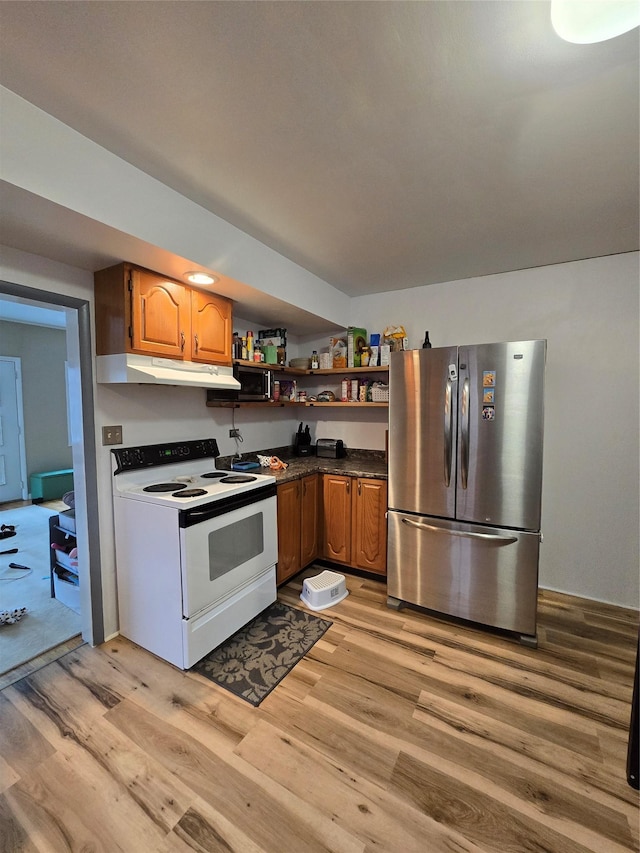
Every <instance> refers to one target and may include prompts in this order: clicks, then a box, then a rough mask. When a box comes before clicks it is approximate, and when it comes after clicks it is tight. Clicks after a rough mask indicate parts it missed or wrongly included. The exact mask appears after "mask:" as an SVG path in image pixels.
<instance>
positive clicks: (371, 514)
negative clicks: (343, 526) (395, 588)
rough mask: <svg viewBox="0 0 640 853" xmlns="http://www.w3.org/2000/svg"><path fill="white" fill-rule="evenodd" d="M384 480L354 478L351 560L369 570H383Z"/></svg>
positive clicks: (385, 509)
mask: <svg viewBox="0 0 640 853" xmlns="http://www.w3.org/2000/svg"><path fill="white" fill-rule="evenodd" d="M386 513H387V483H386V481H385V480H373V479H368V478H365V477H358V479H357V480H355V481H354V495H353V514H354V517H353V539H352V550H351V559H352V564H353V565H354V566H357V567H358V568H359V569H366V570H367V571H369V572H376V573H379V574H386V571H387V516H386Z"/></svg>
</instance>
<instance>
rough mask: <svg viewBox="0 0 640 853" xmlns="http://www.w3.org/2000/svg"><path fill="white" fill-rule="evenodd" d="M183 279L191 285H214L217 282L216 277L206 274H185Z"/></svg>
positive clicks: (196, 272)
mask: <svg viewBox="0 0 640 853" xmlns="http://www.w3.org/2000/svg"><path fill="white" fill-rule="evenodd" d="M184 275H185V278H186V279H187V280H188V281H190V282H191V284H214V283H215V282H216V281H218V278H217V276H215V275H210V274H209V273H208V272H198V271H197V270H196V271H193V272H186V273H185V274H184Z"/></svg>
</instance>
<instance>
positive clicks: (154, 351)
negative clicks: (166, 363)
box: [131, 270, 190, 359]
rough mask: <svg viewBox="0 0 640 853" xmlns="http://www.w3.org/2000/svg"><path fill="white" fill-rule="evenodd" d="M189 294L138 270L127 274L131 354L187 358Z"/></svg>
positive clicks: (181, 287) (151, 274)
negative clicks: (129, 279)
mask: <svg viewBox="0 0 640 853" xmlns="http://www.w3.org/2000/svg"><path fill="white" fill-rule="evenodd" d="M189 308H190V302H189V291H188V290H187V288H185V287H184V286H183V285H181V284H178V283H177V282H173V281H170V280H169V279H165V278H162V277H161V276H158V275H155V274H153V273H148V272H143V271H142V270H132V271H131V331H132V342H131V349H132V350H133V352H141V353H145V354H151V355H160V356H164V357H166V358H179V359H184V358H187V357H188V356H187V354H186V352H185V350H186V348H187V345H188V340H189V330H190V321H189Z"/></svg>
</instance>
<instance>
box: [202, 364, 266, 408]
mask: <svg viewBox="0 0 640 853" xmlns="http://www.w3.org/2000/svg"><path fill="white" fill-rule="evenodd" d="M233 375H234V376H235V378H236V379H237V380H238V382H239V383H240V388H238V389H236V390H231V389H225V388H209V389H208V390H207V400H211V401H233V400H237V401H238V402H263V403H264V402H268V401H269V400H271V399H272V394H273V390H272V389H273V384H272V372H271V371H270V370H265V369H264V367H259V366H258V365H256V366H255V367H246V366H245V365H241V364H234V365H233Z"/></svg>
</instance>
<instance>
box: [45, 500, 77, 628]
mask: <svg viewBox="0 0 640 853" xmlns="http://www.w3.org/2000/svg"><path fill="white" fill-rule="evenodd" d="M72 512H73V510H69V512H68V513H61V514H60V515H52V516H51V517H50V518H49V545H59V546H60V548H62V549H63V550H60V549H59V548H51V549H50V554H49V559H50V563H51V598H57V599H58V600H59V601H61V602H62V604H65V605H66V606H67V607H70V608H71V609H72V610H74V611H75V612H76V613H79V612H80V594H79V591H80V579H79V575H78V566H77V565H71V560H70V559H69V557H68V553H69V551H71V550H72V549H73V548H75V547H76V544H77V543H76V535H75V532H74V531H71V530H69V529H68V528H66V527H64V526H62V525H61V523H60V516H61V515H70V514H71V513H72Z"/></svg>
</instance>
